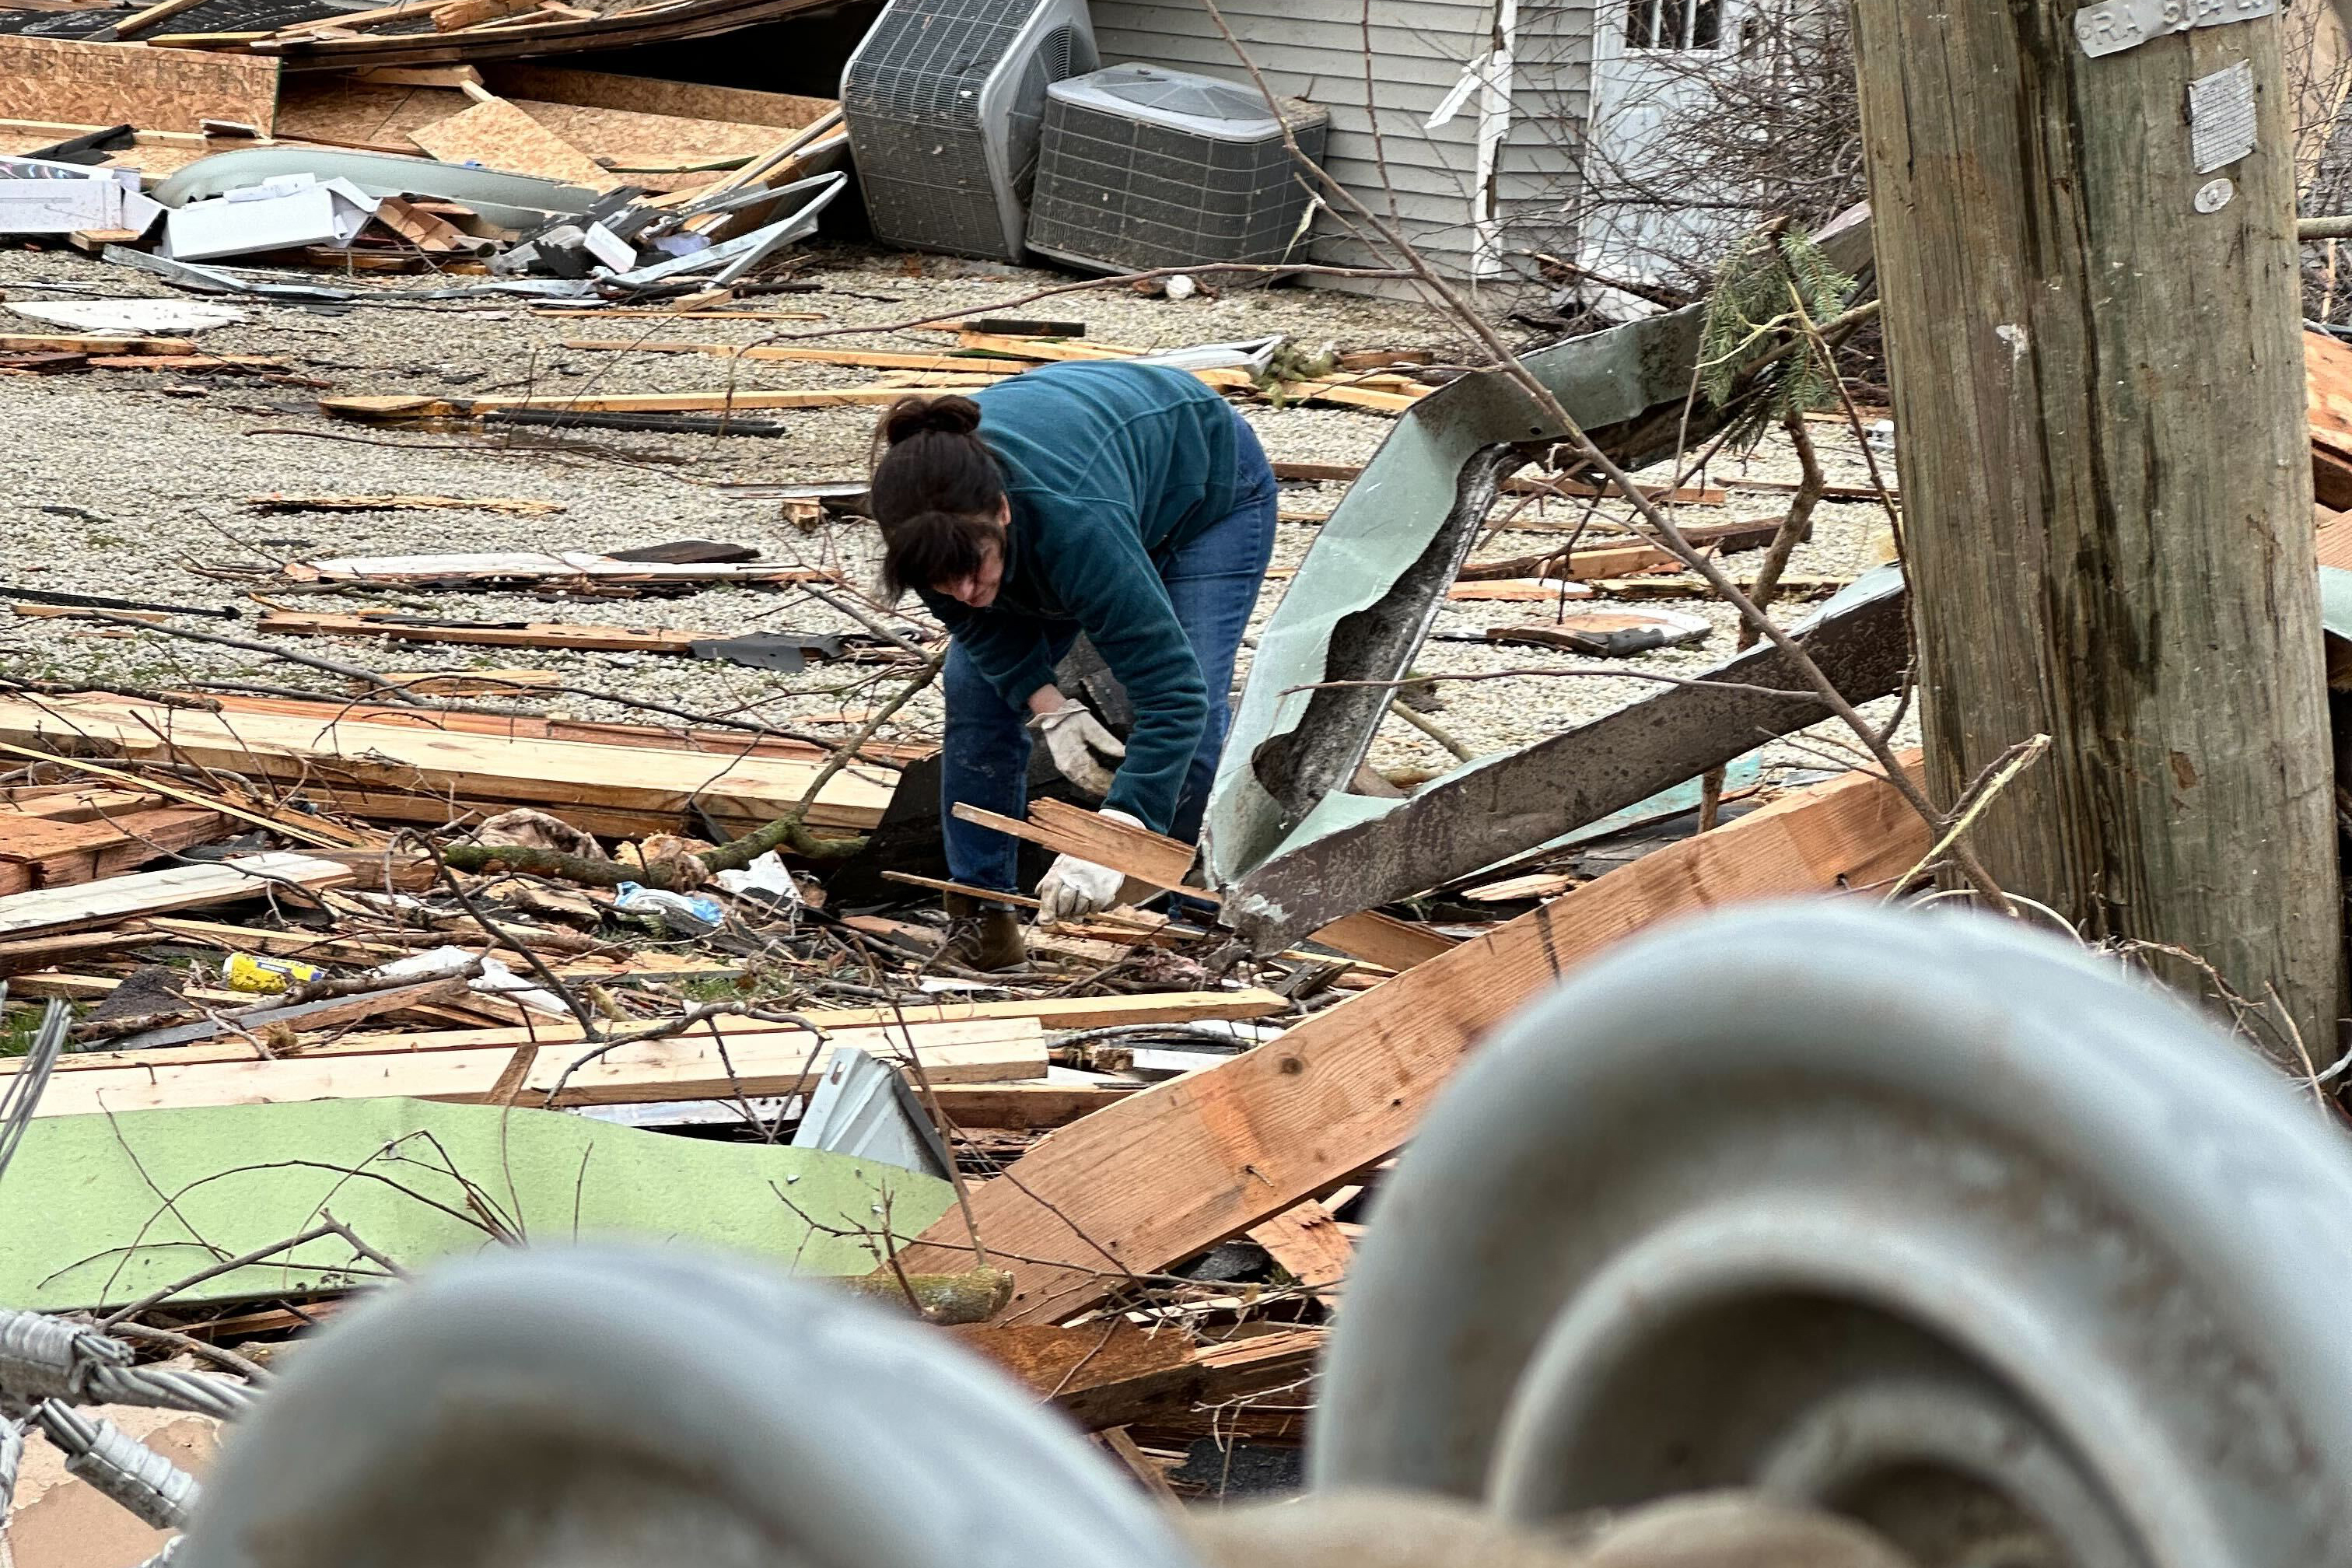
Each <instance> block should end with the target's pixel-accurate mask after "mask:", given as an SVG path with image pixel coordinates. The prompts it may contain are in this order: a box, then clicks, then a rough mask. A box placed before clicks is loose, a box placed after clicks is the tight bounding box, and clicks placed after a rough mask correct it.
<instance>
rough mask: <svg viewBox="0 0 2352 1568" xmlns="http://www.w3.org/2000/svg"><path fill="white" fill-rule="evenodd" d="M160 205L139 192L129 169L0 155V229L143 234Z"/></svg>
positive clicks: (135, 176) (2, 231) (133, 172)
mask: <svg viewBox="0 0 2352 1568" xmlns="http://www.w3.org/2000/svg"><path fill="white" fill-rule="evenodd" d="M162 211H163V208H162V207H161V206H160V205H157V204H156V203H154V202H152V201H150V200H149V199H148V198H147V197H145V196H143V195H140V194H139V174H138V172H137V171H136V170H133V169H109V168H92V167H85V166H83V165H81V164H79V163H49V162H47V161H46V160H44V159H38V158H0V234H71V233H74V232H75V231H77V230H79V229H129V230H131V231H132V232H134V233H138V234H144V233H146V232H147V229H148V227H149V226H151V225H152V224H153V223H154V221H155V217H156V215H157V214H159V213H161V212H162Z"/></svg>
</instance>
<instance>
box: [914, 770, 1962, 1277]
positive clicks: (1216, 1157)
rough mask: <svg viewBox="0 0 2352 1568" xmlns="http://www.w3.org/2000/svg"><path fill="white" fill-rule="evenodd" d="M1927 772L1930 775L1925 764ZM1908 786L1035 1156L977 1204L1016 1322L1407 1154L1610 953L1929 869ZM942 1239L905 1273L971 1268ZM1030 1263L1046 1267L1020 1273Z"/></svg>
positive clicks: (1658, 881) (1779, 818)
mask: <svg viewBox="0 0 2352 1568" xmlns="http://www.w3.org/2000/svg"><path fill="white" fill-rule="evenodd" d="M1915 765H1916V763H1915ZM1927 847H1928V839H1927V828H1926V826H1925V825H1924V824H1923V823H1922V822H1921V821H1920V820H1919V818H1918V817H1917V816H1916V815H1915V814H1914V813H1913V812H1912V811H1911V810H1910V808H1909V807H1908V806H1906V805H1905V804H1904V803H1903V799H1902V797H1901V795H1898V794H1897V793H1896V791H1895V789H1894V787H1893V786H1892V785H1889V784H1885V782H1883V781H1881V780H1879V779H1877V778H1874V777H1871V776H1869V775H1866V774H1862V773H1850V774H1847V775H1845V776H1843V777H1842V778H1838V779H1835V780H1832V781H1831V782H1829V783H1827V784H1820V785H1817V786H1815V787H1813V788H1811V789H1809V790H1804V791H1801V792H1799V793H1796V794H1793V795H1788V796H1786V797H1784V798H1783V799H1781V800H1780V801H1778V802H1776V803H1774V804H1773V805H1768V806H1765V807H1763V808H1762V809H1760V810H1758V811H1756V812H1753V813H1750V814H1749V815H1748V816H1744V817H1741V818H1740V819H1739V820H1738V821H1737V822H1734V823H1732V824H1730V825H1729V826H1725V827H1721V828H1718V829H1717V830H1716V831H1715V832H1713V833H1708V834H1705V835H1702V836H1700V837H1696V838H1692V839H1688V840H1686V841H1685V842H1683V843H1680V844H1676V845H1672V846H1670V847H1666V848H1664V849H1660V850H1657V851H1655V852H1654V853H1653V854H1650V855H1647V856H1644V857H1643V858H1641V859H1639V860H1636V861H1634V862H1633V863H1632V864H1631V865H1628V866H1625V867H1622V868H1619V869H1618V870H1615V871H1612V872H1610V873H1608V874H1607V875H1605V876H1603V877H1601V878H1598V879H1595V880H1593V881H1591V882H1590V883H1587V884H1586V885H1585V886H1583V887H1581V888H1579V889H1576V890H1575V891H1573V892H1570V893H1568V894H1565V895H1563V896H1562V897H1560V898H1559V899H1557V900H1553V901H1552V902H1551V903H1549V904H1547V905H1545V906H1544V907H1543V908H1541V909H1538V910H1534V911H1532V912H1530V913H1528V914H1525V915H1522V916H1520V917H1519V918H1518V919H1517V920H1514V921H1509V922H1507V923H1506V924H1504V925H1501V926H1498V927H1496V929H1495V930H1494V931H1490V932H1488V933H1487V934H1486V935H1485V936H1481V937H1477V938H1475V939H1474V940H1472V941H1469V942H1464V943H1463V944H1462V945H1461V946H1460V947H1457V948H1455V949H1454V951H1453V952H1448V953H1446V954H1444V956H1442V957H1440V958H1436V959H1433V960H1431V961H1430V962H1428V963H1423V964H1421V965H1419V966H1418V967H1416V968H1414V969H1412V970H1410V971H1408V972H1407V973H1403V974H1400V975H1398V976H1397V977H1396V978H1395V979H1394V980H1391V981H1388V982H1386V983H1385V984H1381V985H1379V986H1377V987H1375V988H1373V989H1372V990H1370V991H1368V992H1365V993H1363V994H1360V995H1359V996H1356V997H1352V998H1350V999H1349V1000H1348V1001H1346V1002H1343V1003H1341V1004H1340V1005H1338V1006H1336V1007H1332V1008H1330V1009H1328V1011H1325V1012H1322V1013H1318V1014H1317V1015H1316V1016H1314V1017H1312V1018H1309V1019H1307V1021H1306V1022H1305V1023H1303V1024H1300V1025H1298V1026H1297V1027H1295V1028H1293V1029H1291V1030H1290V1031H1289V1032H1288V1033H1287V1034H1286V1035H1284V1036H1282V1037H1280V1038H1278V1039H1276V1040H1273V1041H1271V1042H1269V1043H1267V1044H1265V1045H1264V1046H1261V1047H1258V1048H1257V1049H1255V1050H1254V1051H1250V1052H1247V1053H1246V1054H1244V1055H1242V1056H1238V1057H1234V1058H1230V1059H1228V1060H1226V1061H1223V1062H1221V1063H1219V1064H1218V1065H1217V1066H1215V1067H1213V1068H1207V1069H1205V1070H1203V1071H1201V1072H1197V1073H1193V1074H1191V1075H1189V1076H1188V1077H1186V1078H1183V1079H1176V1080H1173V1081H1172V1082H1171V1083H1169V1084H1166V1085H1163V1086H1161V1087H1159V1088H1156V1089H1147V1090H1145V1091H1144V1092H1143V1093H1141V1094H1138V1095H1134V1096H1132V1097H1130V1098H1129V1099H1127V1100H1122V1101H1120V1102H1119V1103H1118V1104H1117V1105H1115V1106H1112V1107H1110V1108H1109V1109H1108V1110H1102V1111H1098V1112H1097V1113H1096V1114H1095V1115H1093V1116H1090V1117H1088V1118H1087V1119H1086V1121H1082V1122H1077V1123H1075V1124H1074V1125H1072V1126H1070V1127H1067V1128H1065V1129H1063V1130H1062V1131H1059V1132H1056V1133H1055V1135H1054V1136H1053V1137H1052V1138H1050V1139H1047V1140H1046V1141H1045V1142H1042V1143H1040V1144H1038V1145H1037V1146H1036V1147H1035V1148H1034V1149H1033V1150H1032V1151H1031V1152H1029V1153H1028V1154H1026V1155H1024V1157H1023V1158H1022V1159H1021V1160H1019V1161H1018V1162H1016V1163H1014V1165H1013V1167H1012V1169H1011V1170H1010V1171H1009V1172H1008V1173H1006V1174H1004V1175H1002V1176H999V1177H997V1178H995V1179H994V1180H992V1181H990V1182H988V1183H986V1184H982V1186H981V1187H980V1188H978V1189H977V1190H976V1191H975V1192H974V1193H973V1194H971V1204H972V1211H973V1216H974V1218H975V1219H976V1221H977V1223H978V1225H979V1227H980V1231H981V1234H982V1235H983V1236H985V1237H987V1238H988V1240H989V1244H990V1247H991V1249H992V1252H995V1251H1000V1250H1001V1251H1002V1253H1003V1255H1004V1259H1003V1261H1004V1266H1005V1267H1006V1268H1010V1269H1012V1270H1013V1277H1014V1281H1015V1288H1014V1293H1013V1300H1012V1303H1011V1305H1010V1306H1009V1307H1008V1309H1007V1310H1006V1313H1005V1317H1006V1319H1007V1321H1021V1322H1057V1321H1062V1320H1064V1319H1066V1318H1067V1317H1069V1316H1070V1315H1072V1314H1073V1313H1076V1312H1077V1311H1080V1310H1084V1309H1085V1308H1087V1306H1089V1305H1091V1304H1093V1303H1094V1302H1096V1301H1098V1300H1102V1299H1103V1297H1105V1296H1106V1295H1108V1294H1109V1293H1111V1292H1113V1291H1115V1290H1117V1289H1118V1288H1119V1286H1120V1284H1121V1283H1122V1279H1121V1277H1120V1276H1118V1275H1116V1274H1113V1275H1108V1276H1106V1275H1105V1274H1104V1273H1103V1272H1102V1267H1103V1258H1102V1253H1101V1252H1099V1251H1097V1250H1096V1248H1097V1247H1102V1248H1108V1249H1109V1250H1110V1251H1111V1252H1112V1253H1113V1254H1114V1255H1115V1256H1116V1257H1117V1258H1118V1260H1119V1263H1120V1265H1121V1266H1122V1267H1123V1268H1127V1269H1132V1270H1135V1271H1137V1272H1153V1271H1157V1270H1160V1269H1162V1268H1167V1267H1168V1266H1169V1265H1171V1264H1173V1263H1176V1262H1179V1261H1181V1260H1182V1259H1183V1258H1189V1257H1191V1256H1192V1255H1193V1254H1195V1253H1197V1252H1200V1251H1202V1249H1204V1248H1206V1247H1212V1246H1214V1245H1215V1244H1216V1243H1217V1242H1219V1241H1221V1240H1223V1238H1225V1237H1229V1236H1234V1235H1237V1234H1239V1233H1240V1232H1242V1231H1244V1230H1246V1229H1248V1228H1249V1227H1250V1226H1254V1225H1257V1224H1259V1223H1261V1222H1263V1221H1265V1220H1266V1219H1269V1218H1271V1217H1272V1216H1273V1215H1276V1214H1279V1213H1281V1212H1282V1211H1283V1210H1285V1209H1286V1208H1289V1207H1290V1206H1291V1205H1294V1204H1297V1203H1299V1202H1301V1201H1302V1200H1304V1199H1306V1198H1307V1197H1309V1196H1311V1195H1312V1194H1316V1193H1318V1192H1322V1191H1326V1190H1328V1188H1330V1187H1331V1186H1332V1185H1334V1184H1337V1183H1339V1182H1340V1181H1342V1180H1344V1179H1345V1178H1346V1177H1347V1175H1348V1174H1349V1173H1350V1172H1353V1171H1357V1170H1360V1169H1362V1168H1364V1167H1365V1166H1368V1165H1370V1164H1371V1163H1374V1162H1376V1161H1378V1160H1381V1159H1383V1158H1385V1157H1387V1156H1388V1155H1390V1154H1392V1153H1394V1152H1395V1151H1396V1150H1397V1149H1398V1148H1400V1147H1401V1146H1402V1144H1403V1142H1404V1141H1405V1140H1406V1138H1407V1137H1408V1136H1410V1135H1411V1132H1412V1127H1413V1124H1414V1122H1415V1121H1418V1120H1419V1119H1420V1116H1421V1113H1422V1112H1423V1110H1425V1109H1426V1108H1427V1106H1428V1104H1429V1102H1430V1100H1432V1099H1433V1097H1434V1096H1435V1095H1436V1093H1437V1092H1438V1090H1439V1089H1441V1088H1443V1087H1444V1083H1445V1081H1446V1079H1448V1077H1450V1076H1451V1074H1452V1071H1453V1069H1454V1067H1455V1065H1456V1064H1458V1063H1459V1062H1460V1061H1461V1059H1462V1058H1463V1057H1464V1055H1465V1053H1466V1052H1468V1051H1469V1050H1470V1049H1471V1048H1472V1047H1474V1046H1475V1045H1476V1044H1477V1042H1478V1041H1479V1040H1480V1039H1482V1038H1483V1037H1486V1035H1487V1034H1488V1033H1489V1032H1490V1031H1492V1030H1493V1029H1495V1028H1496V1026H1499V1025H1501V1024H1502V1023H1503V1022H1504V1021H1505V1020H1506V1019H1507V1018H1508V1017H1509V1016H1511V1015H1512V1014H1513V1013H1515V1012H1517V1010H1518V1009H1519V1008H1520V1007H1521V1006H1522V1005H1525V1004H1526V1003H1527V1002H1528V1000H1530V999H1531V998H1532V997H1533V996H1535V995H1536V994H1538V993H1539V992H1541V991H1542V990H1543V989H1544V988H1545V987H1547V986H1549V984H1551V983H1552V982H1554V981H1555V980H1557V979H1558V978H1559V976H1560V975H1561V974H1563V973H1567V972H1568V971H1569V970H1570V969H1571V968H1573V967H1574V966H1575V965H1576V964H1577V963H1579V962H1580V961H1581V960H1583V959H1586V958H1589V957H1591V955H1592V954H1594V953H1596V952H1600V951H1601V950H1602V949H1604V948H1606V947H1607V946H1608V945H1609V944H1610V943H1612V942H1615V941H1617V940H1619V939H1620V938H1622V937H1624V936H1626V935H1629V934H1631V933H1632V932H1633V931H1639V930H1642V929H1643V928H1644V927H1646V926H1649V925H1652V924H1654V923H1655V922H1657V921H1661V920H1664V919H1667V918H1669V917H1671V916H1675V915H1679V914H1686V913H1692V912H1696V910H1703V909H1709V908H1713V907H1716V906H1717V905H1722V904H1728V903H1737V902H1743V901H1746V900H1753V899H1764V898H1775V897H1783V896H1788V895H1792V894H1800V893H1822V892H1828V891H1830V890H1832V889H1839V888H1845V887H1854V888H1869V887H1872V886H1874V885H1877V884H1881V883H1884V882H1885V881H1886V880H1887V879H1891V878H1894V877H1897V876H1900V875H1902V874H1903V873H1905V872H1906V871H1907V870H1908V869H1910V868H1911V867H1913V866H1914V865H1916V863H1917V861H1918V860H1919V859H1920V858H1922V857H1923V856H1924V855H1925V854H1926V853H1927ZM963 1255H964V1242H963V1230H962V1227H961V1221H960V1220H959V1221H958V1222H957V1223H956V1224H954V1225H940V1226H933V1227H932V1228H931V1229H930V1230H929V1231H927V1232H925V1233H924V1235H923V1237H922V1240H921V1241H920V1243H919V1244H918V1245H917V1246H915V1247H911V1248H909V1249H908V1250H907V1251H906V1252H904V1253H902V1254H901V1255H900V1256H901V1260H902V1262H904V1263H905V1265H906V1267H908V1268H917V1269H923V1270H938V1269H947V1268H959V1267H961V1262H960V1261H959V1260H960V1259H961V1258H962V1256H963ZM1016 1258H1022V1259H1033V1260H1045V1261H1015V1259H1016Z"/></svg>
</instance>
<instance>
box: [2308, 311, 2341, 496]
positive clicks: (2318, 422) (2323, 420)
mask: <svg viewBox="0 0 2352 1568" xmlns="http://www.w3.org/2000/svg"><path fill="white" fill-rule="evenodd" d="M2303 374H2304V387H2305V399H2306V402H2307V403H2308V405H2309V413H2308V419H2309V422H2310V426H2311V479H2312V492H2313V496H2314V498H2315V500H2317V501H2318V502H2319V504H2320V505H2322V506H2325V507H2327V508H2329V509H2331V510H2336V511H2344V510H2352V343H2346V342H2339V341H2338V340H2337V339H2336V338H2334V337H2332V336H2330V335H2328V334H2327V333H2326V332H2312V331H2306V332H2305V333H2304V334H2303Z"/></svg>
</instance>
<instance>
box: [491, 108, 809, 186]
mask: <svg viewBox="0 0 2352 1568" xmlns="http://www.w3.org/2000/svg"><path fill="white" fill-rule="evenodd" d="M521 107H523V108H524V109H525V110H528V111H529V112H530V117H531V118H532V119H533V120H536V121H539V122H540V123H541V125H544V126H546V127H547V128H548V129H549V130H550V131H552V132H555V134H557V135H558V136H561V137H562V138H563V140H565V141H566V142H571V143H572V145H573V146H574V147H578V148H580V149H582V150H583V151H584V152H587V153H593V154H594V155H595V156H597V157H599V158H609V159H611V160H612V162H613V165H614V168H616V169H663V170H673V169H676V168H677V167H678V166H680V165H682V164H687V165H690V164H696V163H716V162H718V161H719V160H720V159H725V158H756V157H758V156H759V155H760V154H761V153H765V152H766V151H768V150H769V149H770V148H772V147H773V146H774V145H775V144H776V131H775V127H773V126H772V125H740V124H733V123H730V122H729V121H719V120H686V119H681V118H678V117H677V116H675V115H668V114H639V113H637V112H635V110H626V109H585V108H583V107H581V106H580V105H577V104H571V103H541V102H539V101H538V100H522V103H521ZM625 178H626V179H627V181H628V183H629V184H633V185H645V186H647V187H653V186H655V185H656V182H657V181H658V180H660V179H661V178H663V176H658V175H656V176H646V175H639V174H630V175H627V176H625ZM717 178H718V175H717V174H709V173H705V174H696V175H693V176H691V177H690V181H689V183H692V184H709V182H710V181H712V180H714V179H717Z"/></svg>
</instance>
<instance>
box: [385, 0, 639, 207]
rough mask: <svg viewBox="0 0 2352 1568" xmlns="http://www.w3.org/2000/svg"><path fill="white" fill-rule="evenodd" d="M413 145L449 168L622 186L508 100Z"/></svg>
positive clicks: (416, 138) (465, 113)
mask: <svg viewBox="0 0 2352 1568" xmlns="http://www.w3.org/2000/svg"><path fill="white" fill-rule="evenodd" d="M460 3H468V0H460ZM493 3H494V0H493ZM436 20H437V18H436ZM408 139H409V140H410V141H411V142H415V143H416V144H417V145H418V146H419V147H422V148H424V149H425V151H426V152H427V153H432V154H433V155H434V156H435V157H436V158H438V159H440V160H441V162H443V163H479V164H481V165H482V166H483V167H484V168H486V169H499V170H503V171H505V172H507V173H509V174H536V175H538V176H539V177H540V178H541V179H543V180H560V181H562V183H563V184H567V185H584V186H586V187H587V188H588V189H590V190H592V191H608V190H611V189H612V188H613V187H614V186H615V185H617V184H620V181H618V180H617V179H615V178H614V176H613V175H612V174H611V173H610V172H608V171H607V170H606V169H605V168H604V165H603V164H601V163H597V162H596V160H594V159H593V158H591V157H590V156H588V154H587V153H583V152H582V151H581V150H580V149H579V148H577V147H574V146H573V145H572V143H571V142H566V141H565V140H563V138H562V137H561V136H558V135H557V134H556V133H555V132H552V131H550V130H549V129H548V128H547V127H546V126H544V125H541V123H540V122H539V121H536V120H533V119H532V118H531V117H530V115H528V114H526V113H524V112H523V111H522V110H520V109H518V108H516V107H515V106H514V105H513V104H511V103H509V102H508V101H507V100H504V99H502V98H494V99H491V100H489V101H488V102H487V103H477V104H475V105H474V106H473V107H472V108H470V109H465V110H459V111H458V112H457V113H456V114H453V115H451V116H450V117H449V118H448V119H446V120H436V121H434V122H433V123H432V124H430V125H423V126H419V127H418V128H417V129H415V130H414V131H412V132H409V133H408Z"/></svg>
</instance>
